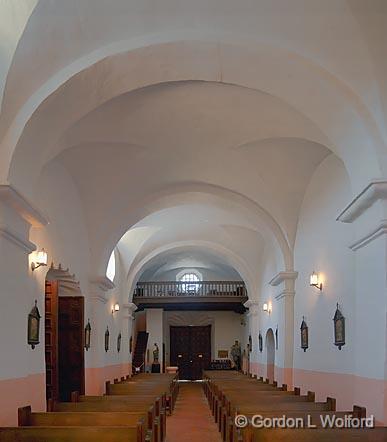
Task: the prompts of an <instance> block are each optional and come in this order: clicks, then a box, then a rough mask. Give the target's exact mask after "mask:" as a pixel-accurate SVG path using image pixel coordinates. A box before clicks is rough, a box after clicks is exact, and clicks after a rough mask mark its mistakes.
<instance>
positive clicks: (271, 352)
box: [266, 328, 275, 384]
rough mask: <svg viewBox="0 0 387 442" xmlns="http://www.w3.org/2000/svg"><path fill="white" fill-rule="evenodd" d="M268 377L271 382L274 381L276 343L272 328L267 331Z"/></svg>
mask: <svg viewBox="0 0 387 442" xmlns="http://www.w3.org/2000/svg"><path fill="white" fill-rule="evenodd" d="M266 356H267V360H266V368H267V373H266V377H267V378H268V379H269V381H270V383H271V384H272V383H273V382H274V359H275V343H274V333H273V330H272V329H271V328H269V330H268V331H267V333H266Z"/></svg>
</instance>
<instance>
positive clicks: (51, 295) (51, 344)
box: [44, 281, 58, 401]
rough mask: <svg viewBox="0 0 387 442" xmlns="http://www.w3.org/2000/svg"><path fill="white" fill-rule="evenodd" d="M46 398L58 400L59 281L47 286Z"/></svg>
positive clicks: (45, 303)
mask: <svg viewBox="0 0 387 442" xmlns="http://www.w3.org/2000/svg"><path fill="white" fill-rule="evenodd" d="M44 306H45V312H44V326H45V357H46V399H47V400H48V399H53V400H54V401H57V400H58V281H46V287H45V302H44Z"/></svg>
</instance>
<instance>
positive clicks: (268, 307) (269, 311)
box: [262, 302, 271, 315]
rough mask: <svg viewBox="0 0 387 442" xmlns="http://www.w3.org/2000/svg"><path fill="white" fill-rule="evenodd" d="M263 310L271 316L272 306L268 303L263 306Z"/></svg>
mask: <svg viewBox="0 0 387 442" xmlns="http://www.w3.org/2000/svg"><path fill="white" fill-rule="evenodd" d="M262 310H263V311H264V312H266V313H268V314H269V315H270V313H271V304H268V303H267V302H264V303H263V306H262Z"/></svg>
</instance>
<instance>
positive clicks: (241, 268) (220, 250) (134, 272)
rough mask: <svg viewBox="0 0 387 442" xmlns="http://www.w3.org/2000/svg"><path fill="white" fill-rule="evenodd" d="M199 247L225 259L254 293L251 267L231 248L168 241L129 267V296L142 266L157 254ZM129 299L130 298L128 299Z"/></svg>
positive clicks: (208, 243)
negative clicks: (168, 242)
mask: <svg viewBox="0 0 387 442" xmlns="http://www.w3.org/2000/svg"><path fill="white" fill-rule="evenodd" d="M190 247H191V248H192V247H195V248H201V249H205V250H209V251H212V252H213V253H215V254H217V255H218V256H220V257H222V258H224V259H226V260H227V261H228V262H230V264H231V266H232V267H234V268H235V269H236V270H237V272H238V273H239V274H240V275H241V276H242V278H243V280H244V281H245V284H246V288H247V292H248V293H250V296H251V293H255V292H256V289H257V286H256V283H255V280H254V278H253V272H252V271H251V269H249V267H248V265H247V264H246V263H245V261H244V260H242V259H241V258H240V257H239V256H238V255H236V254H235V253H234V252H233V251H232V250H230V249H228V248H226V247H224V246H222V245H220V244H217V243H214V242H210V241H202V240H200V241H176V242H174V243H170V244H167V245H164V246H161V247H158V248H157V249H155V250H153V251H152V252H151V253H149V254H148V255H147V256H145V257H144V258H143V259H142V260H141V261H140V262H139V263H138V264H136V265H135V266H134V267H133V268H131V269H130V270H129V272H128V278H127V281H128V288H129V296H131V295H132V293H133V290H134V287H135V285H136V283H137V281H138V279H139V277H140V275H141V273H142V272H143V269H144V267H145V266H146V264H147V263H148V262H149V261H151V260H152V259H154V258H156V257H157V256H159V255H161V254H162V253H165V252H169V251H172V250H173V251H177V250H179V249H183V248H190ZM129 301H130V299H129Z"/></svg>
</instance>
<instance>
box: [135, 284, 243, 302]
mask: <svg viewBox="0 0 387 442" xmlns="http://www.w3.org/2000/svg"><path fill="white" fill-rule="evenodd" d="M181 296H193V297H201V296H203V297H214V296H216V297H217V296H223V297H226V296H227V297H228V296H231V297H235V298H243V297H246V296H247V292H246V286H245V283H244V282H243V281H198V282H180V281H166V282H139V283H137V286H136V288H135V290H134V294H133V297H134V298H171V297H181Z"/></svg>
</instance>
